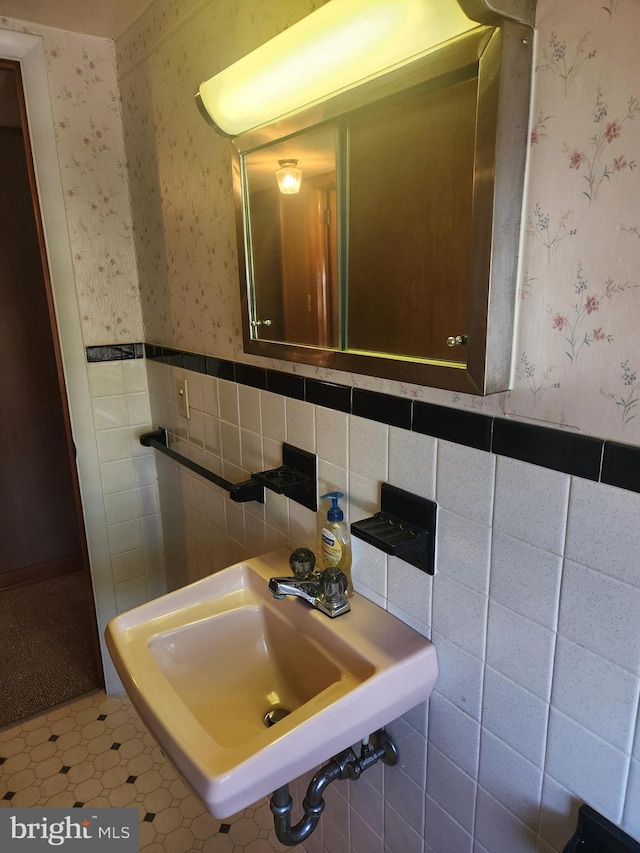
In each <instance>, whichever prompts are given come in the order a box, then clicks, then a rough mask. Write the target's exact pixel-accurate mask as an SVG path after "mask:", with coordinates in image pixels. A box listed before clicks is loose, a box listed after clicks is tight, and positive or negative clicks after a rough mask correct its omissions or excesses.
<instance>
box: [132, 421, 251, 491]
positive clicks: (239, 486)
mask: <svg viewBox="0 0 640 853" xmlns="http://www.w3.org/2000/svg"><path fill="white" fill-rule="evenodd" d="M140 444H142V445H143V447H153V448H155V449H156V450H159V451H160V453H164V455H165V456H168V457H169V458H170V459H173V460H174V461H175V462H179V463H180V464H181V465H184V467H185V468H188V469H189V470H190V471H193V472H195V473H196V474H199V475H200V476H201V477H204V479H205V480H209V482H211V483H215V484H216V486H220V488H221V489H224V490H225V491H226V492H229V497H230V498H231V500H232V501H236V503H246V502H247V501H257V502H258V503H261V504H263V503H264V489H263V488H262V486H261V485H260V484H259V483H257V482H256V481H255V480H254V479H253V478H251V479H250V480H243V481H242V482H241V483H231V482H230V481H229V480H225V479H224V478H223V477H219V476H218V475H217V474H214V473H213V471H209V469H208V468H203V467H202V465H198V463H197V462H193V461H192V460H191V459H188V458H187V457H186V456H183V455H182V454H181V453H177V452H176V451H175V450H172V449H171V448H170V447H169V446H168V444H167V431H166V429H165V428H164V427H160V428H159V429H157V430H154V431H153V432H145V433H144V434H143V435H141V436H140Z"/></svg>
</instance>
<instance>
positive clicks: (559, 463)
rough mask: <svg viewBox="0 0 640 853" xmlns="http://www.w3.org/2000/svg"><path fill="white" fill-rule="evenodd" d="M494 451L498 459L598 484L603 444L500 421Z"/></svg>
mask: <svg viewBox="0 0 640 853" xmlns="http://www.w3.org/2000/svg"><path fill="white" fill-rule="evenodd" d="M491 449H492V450H493V452H494V453H497V454H498V455H499V456H509V457H511V458H512V459H520V460H521V461H522V462H531V463H532V464H533V465H541V466H542V467H543V468H551V469H553V470H554V471H562V472H563V473H565V474H573V475H575V476H576V477H582V478H583V479H585V480H598V478H599V476H600V464H601V461H602V441H600V439H597V438H591V437H590V436H586V435H576V434H575V433H570V432H562V431H561V430H552V429H547V428H546V427H542V426H536V425H532V424H526V423H522V422H521V421H507V420H504V419H503V418H497V419H496V420H495V422H494V425H493V442H492V445H491Z"/></svg>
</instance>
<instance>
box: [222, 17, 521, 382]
mask: <svg viewBox="0 0 640 853" xmlns="http://www.w3.org/2000/svg"><path fill="white" fill-rule="evenodd" d="M529 36H530V29H529V28H528V27H525V26H523V25H520V24H513V23H511V22H505V24H504V25H502V26H500V27H487V26H479V27H478V28H477V29H475V30H473V31H472V32H471V33H469V34H466V35H464V36H461V37H460V38H458V39H456V40H453V41H452V42H449V43H447V44H446V45H444V46H443V47H441V48H439V49H438V50H437V51H435V52H434V53H432V54H430V55H428V56H427V57H423V58H422V59H421V60H419V61H418V62H415V63H413V64H410V65H408V66H405V67H403V68H401V69H397V70H396V71H394V72H391V73H390V74H387V75H385V76H384V77H382V78H379V79H377V80H374V81H370V82H369V83H366V84H363V85H362V86H359V87H357V88H356V89H353V90H350V91H348V92H346V93H342V94H341V95H338V96H336V97H335V98H333V99H332V100H331V101H329V102H325V103H324V104H322V105H320V106H316V107H310V108H309V109H307V110H305V111H304V112H303V113H300V114H298V115H296V116H295V117H293V118H290V119H286V120H284V121H280V122H278V123H277V124H274V125H270V126H268V127H265V128H261V129H259V130H258V131H252V132H250V133H247V134H244V135H242V136H240V137H238V138H237V139H236V140H235V141H234V143H235V154H234V160H235V166H236V168H235V170H234V173H235V175H236V201H237V218H238V222H237V224H238V242H239V256H240V259H241V262H243V263H241V295H242V302H243V315H244V316H243V320H244V344H245V351H247V352H250V353H254V354H259V355H266V356H271V357H274V358H281V359H287V360H293V361H298V362H304V363H310V364H316V365H320V366H324V367H331V368H335V369H339V370H348V371H352V372H358V373H367V374H373V375H377V376H382V377H387V378H392V379H400V380H403V381H407V382H415V383H418V384H424V385H432V386H435V387H441V388H450V389H452V390H459V391H467V392H469V393H474V394H485V393H493V392H495V391H501V390H505V389H506V388H508V386H509V378H510V352H511V336H512V332H513V307H514V300H515V288H516V282H515V276H516V265H517V255H518V238H519V222H520V208H521V202H522V187H523V179H524V162H525V152H526V142H527V118H528V105H529V86H530V65H531V49H530V45H529V41H530V39H529ZM291 161H293V165H294V168H296V169H299V170H300V172H301V173H302V176H301V181H300V186H299V189H298V191H297V192H291V193H287V194H283V193H282V192H281V191H280V189H279V187H278V183H277V179H276V172H278V171H279V170H280V169H281V168H283V164H285V166H286V164H287V162H289V163H291Z"/></svg>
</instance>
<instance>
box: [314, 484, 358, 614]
mask: <svg viewBox="0 0 640 853" xmlns="http://www.w3.org/2000/svg"><path fill="white" fill-rule="evenodd" d="M343 497H344V495H343V494H342V492H329V493H328V494H326V495H322V497H321V498H320V500H323V501H324V500H331V507H330V509H329V511H328V512H327V518H326V520H325V521H324V522H323V523H322V528H321V530H320V550H321V554H322V569H329V568H337V569H340V571H342V572H344V574H345V575H346V578H347V591H346V596H347V598H349V597H350V596H352V595H353V583H352V581H351V536H350V533H349V527H348V525H347V523H346V521H345V520H344V513H343V512H342V510H341V509H340V507H339V506H338V501H339V500H340V498H343Z"/></svg>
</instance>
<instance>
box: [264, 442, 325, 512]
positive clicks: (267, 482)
mask: <svg viewBox="0 0 640 853" xmlns="http://www.w3.org/2000/svg"><path fill="white" fill-rule="evenodd" d="M316 467H317V464H316V456H315V454H314V453H309V451H307V450H300V449H299V448H298V447H293V445H291V444H287V443H286V442H285V443H284V444H283V445H282V465H281V466H280V467H279V468H272V469H271V470H270V471H260V472H259V473H257V474H252V475H251V477H252V479H253V480H255V481H256V482H257V483H259V484H260V485H261V486H264V487H265V488H266V489H270V490H271V491H272V492H276V493H277V494H279V495H285V496H286V497H288V498H291V500H292V501H296V503H299V504H302V506H304V507H306V508H307V509H311V510H313V511H314V512H315V511H316V510H317V509H318V497H317V492H318V489H317V476H316Z"/></svg>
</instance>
